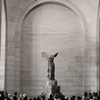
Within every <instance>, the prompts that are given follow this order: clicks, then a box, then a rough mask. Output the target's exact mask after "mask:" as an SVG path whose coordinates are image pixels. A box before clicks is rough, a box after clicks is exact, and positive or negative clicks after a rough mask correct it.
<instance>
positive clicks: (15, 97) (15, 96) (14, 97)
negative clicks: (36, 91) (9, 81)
mask: <svg viewBox="0 0 100 100" xmlns="http://www.w3.org/2000/svg"><path fill="white" fill-rule="evenodd" d="M13 100H17V92H15V93H14V96H13Z"/></svg>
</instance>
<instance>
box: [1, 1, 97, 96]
mask: <svg viewBox="0 0 100 100" xmlns="http://www.w3.org/2000/svg"><path fill="white" fill-rule="evenodd" d="M42 1H51V2H53V3H45V4H41V5H40V6H38V7H35V8H34V9H32V10H31V11H28V9H29V10H30V9H31V7H32V5H33V6H34V5H36V4H38V3H39V2H42ZM98 1H99V0H37V1H36V2H34V0H6V6H7V9H6V10H7V39H6V43H7V44H6V49H5V46H4V43H5V42H2V45H1V50H2V55H3V56H2V57H1V59H2V62H1V66H2V67H0V72H1V73H0V84H4V81H3V80H4V77H3V76H2V75H4V72H5V71H4V70H5V69H4V62H6V69H7V70H6V84H5V89H6V91H8V92H10V93H13V92H14V91H17V92H18V93H20V92H22V93H26V94H28V96H37V95H38V94H40V93H41V92H42V91H43V90H42V89H43V88H44V86H45V84H46V83H45V82H46V80H47V78H46V76H47V61H46V60H45V59H43V58H42V57H41V53H42V51H45V52H47V53H49V54H54V53H56V52H59V55H58V57H57V58H56V59H55V64H56V71H55V74H56V79H57V80H58V83H59V85H61V92H62V93H63V94H65V95H69V96H71V95H73V94H76V95H82V94H83V92H84V91H87V92H93V91H97V89H98V84H97V82H98V79H97V77H98V76H97V70H98V68H97V67H98V65H97V60H98V56H97V50H96V49H97V48H98V45H97V44H96V43H97V42H98V39H97V35H98V34H97V33H96V32H97V11H98ZM54 2H63V3H64V4H66V5H67V6H68V7H66V6H63V5H61V4H58V3H54ZM26 12H28V14H25V13H26ZM21 22H22V24H19V23H21ZM17 25H18V26H17ZM20 28H21V31H20ZM18 29H19V30H18ZM2 37H3V38H2V41H4V40H5V38H4V34H3V35H2ZM5 51H6V59H4V55H5ZM24 87H25V88H24ZM0 89H1V87H0ZM26 90H27V91H26Z"/></svg>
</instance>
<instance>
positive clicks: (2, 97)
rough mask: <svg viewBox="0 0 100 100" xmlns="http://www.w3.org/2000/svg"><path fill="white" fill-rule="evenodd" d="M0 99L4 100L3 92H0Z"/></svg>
mask: <svg viewBox="0 0 100 100" xmlns="http://www.w3.org/2000/svg"><path fill="white" fill-rule="evenodd" d="M1 99H2V100H4V99H5V95H4V91H1Z"/></svg>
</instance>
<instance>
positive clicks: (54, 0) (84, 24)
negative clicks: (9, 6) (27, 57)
mask: <svg viewBox="0 0 100 100" xmlns="http://www.w3.org/2000/svg"><path fill="white" fill-rule="evenodd" d="M46 3H57V4H61V5H64V6H66V7H69V8H70V9H71V10H72V11H73V12H75V13H76V15H77V16H78V18H79V19H80V21H81V24H82V28H83V33H84V44H83V46H84V55H83V56H84V57H83V64H84V65H83V91H84V90H85V83H84V78H85V72H84V69H85V70H86V69H88V45H89V44H88V27H87V21H86V19H85V17H84V15H83V14H82V12H81V11H80V9H79V8H78V7H77V6H75V5H74V4H72V3H71V2H70V1H62V0H41V1H35V2H33V3H31V4H30V5H29V6H27V7H26V8H25V9H24V11H23V12H22V13H21V15H20V17H19V19H18V23H17V25H16V40H15V43H16V45H17V43H18V42H19V45H17V48H19V50H21V48H20V41H21V40H20V39H21V37H20V33H21V26H22V23H23V20H24V18H25V17H26V15H27V14H28V13H29V12H30V11H31V10H32V9H34V8H35V7H37V6H39V5H42V4H46ZM18 52H19V53H20V51H17V52H16V53H18ZM15 57H16V59H19V60H18V61H19V62H20V60H21V59H20V57H17V56H15ZM18 61H16V62H15V64H16V63H17V62H18ZM18 76H19V77H20V74H19V75H18ZM19 89H20V87H19Z"/></svg>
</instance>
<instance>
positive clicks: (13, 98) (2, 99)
mask: <svg viewBox="0 0 100 100" xmlns="http://www.w3.org/2000/svg"><path fill="white" fill-rule="evenodd" d="M0 100H46V98H45V96H41V97H39V96H38V97H37V98H28V97H27V95H26V94H20V96H19V97H17V92H15V93H14V95H11V94H8V93H7V92H5V93H4V91H0ZM48 100H100V93H99V94H98V93H96V92H93V93H89V94H88V93H87V92H85V93H84V95H83V96H82V97H81V96H77V97H76V96H75V95H73V96H72V97H71V98H68V96H64V97H63V98H62V99H61V98H59V97H58V96H57V95H55V96H54V97H53V96H52V95H50V97H49V98H48Z"/></svg>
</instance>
